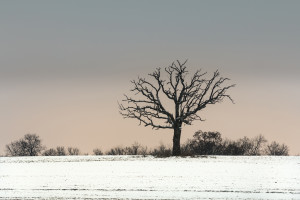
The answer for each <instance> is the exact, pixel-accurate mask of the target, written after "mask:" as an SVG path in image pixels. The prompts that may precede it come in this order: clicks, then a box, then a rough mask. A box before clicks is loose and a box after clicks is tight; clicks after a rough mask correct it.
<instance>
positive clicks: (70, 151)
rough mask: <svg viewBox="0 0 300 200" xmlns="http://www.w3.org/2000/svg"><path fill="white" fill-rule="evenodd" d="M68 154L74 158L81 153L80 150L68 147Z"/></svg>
mask: <svg viewBox="0 0 300 200" xmlns="http://www.w3.org/2000/svg"><path fill="white" fill-rule="evenodd" d="M68 154H69V155H70V156H74V155H79V154H80V151H79V149H78V148H74V147H68Z"/></svg>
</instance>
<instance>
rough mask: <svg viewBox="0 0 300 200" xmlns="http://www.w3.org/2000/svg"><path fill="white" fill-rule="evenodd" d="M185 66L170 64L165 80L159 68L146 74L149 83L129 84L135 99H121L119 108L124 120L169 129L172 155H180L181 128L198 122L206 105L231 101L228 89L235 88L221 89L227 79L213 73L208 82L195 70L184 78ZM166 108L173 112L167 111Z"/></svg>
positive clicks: (127, 97)
mask: <svg viewBox="0 0 300 200" xmlns="http://www.w3.org/2000/svg"><path fill="white" fill-rule="evenodd" d="M186 62H187V61H185V62H184V63H180V62H179V61H177V62H173V63H172V64H171V65H170V66H169V67H166V68H165V69H164V72H165V74H166V78H165V79H164V78H163V77H162V72H161V69H160V68H157V69H156V70H155V71H154V72H153V73H151V74H149V76H150V77H151V78H152V81H148V80H146V79H145V78H138V79H137V80H136V81H135V80H134V81H132V84H133V89H132V90H131V91H132V92H134V93H135V97H130V96H127V95H125V99H124V100H122V102H123V103H121V104H119V108H120V113H121V114H122V115H123V117H124V118H134V119H137V120H138V121H139V122H140V124H143V125H144V126H150V127H152V128H154V129H173V133H174V134H173V155H174V156H177V155H180V153H181V151H180V138H181V130H182V125H183V124H187V125H191V124H192V122H193V121H194V120H200V121H202V119H201V117H200V115H199V111H200V110H203V109H204V108H206V107H207V106H208V105H210V104H216V103H220V102H222V101H223V100H224V99H225V98H228V99H229V100H231V101H232V102H233V100H232V98H231V97H230V96H229V95H228V94H227V91H228V89H230V88H232V87H234V86H235V85H226V86H223V85H224V83H225V82H226V81H228V80H229V79H228V78H223V77H220V73H219V72H218V71H215V72H214V74H213V76H212V77H211V78H209V79H206V78H205V75H206V74H207V73H206V72H204V73H202V72H201V70H198V71H197V72H196V73H194V74H193V75H192V76H191V77H190V78H187V74H188V71H187V67H186ZM169 105H172V106H171V107H172V108H173V109H170V108H169V107H170V106H169Z"/></svg>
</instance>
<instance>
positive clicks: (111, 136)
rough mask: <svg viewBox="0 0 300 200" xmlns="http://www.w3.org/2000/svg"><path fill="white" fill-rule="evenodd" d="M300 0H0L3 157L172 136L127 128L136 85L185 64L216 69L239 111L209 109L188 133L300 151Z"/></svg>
mask: <svg viewBox="0 0 300 200" xmlns="http://www.w3.org/2000/svg"><path fill="white" fill-rule="evenodd" d="M299 9H300V1H296V0H295V1H276V0H270V1H256V0H254V1H239V0H237V1H175V0H170V1H0V136H1V138H0V154H1V153H2V154H3V153H4V148H5V144H8V143H9V142H11V141H13V140H16V139H19V138H21V137H22V136H23V135H24V134H26V133H37V134H38V135H40V136H41V138H42V140H43V143H44V144H45V145H46V146H47V147H49V148H50V147H55V146H58V145H64V146H76V147H79V148H80V149H81V151H82V152H83V153H85V152H89V153H91V152H92V149H94V148H96V147H100V148H102V149H103V150H107V149H108V148H109V147H113V146H116V145H129V144H132V143H133V142H134V141H138V142H140V143H142V144H144V145H148V146H151V147H153V146H156V145H159V144H160V143H161V142H163V143H166V144H171V138H172V131H171V130H159V131H154V130H152V129H151V128H145V127H143V126H138V122H137V121H135V120H134V119H131V120H128V119H127V120H125V119H123V118H122V116H120V115H119V113H118V105H117V101H118V100H121V99H122V95H123V93H127V92H128V90H129V89H130V86H131V85H130V80H132V79H135V78H136V77H137V76H141V77H144V76H146V75H147V74H148V73H150V72H152V71H153V70H154V69H155V68H156V67H165V66H168V65H169V64H171V63H172V62H173V61H174V60H177V59H179V60H182V61H183V60H185V59H188V60H189V61H188V63H187V65H188V66H189V71H190V72H191V73H192V72H194V71H196V70H197V69H200V68H202V69H203V70H204V71H208V72H209V73H210V74H211V73H212V72H213V71H214V70H216V69H219V70H220V72H221V74H222V75H223V76H225V77H229V78H231V80H232V83H236V84H237V86H236V87H235V88H233V89H232V90H231V91H230V94H231V96H232V97H233V99H234V100H235V102H236V103H235V104H231V103H230V102H228V101H227V102H224V103H222V104H218V105H214V106H211V107H207V108H206V110H205V111H203V112H202V114H201V116H202V117H203V118H205V119H206V121H205V122H194V125H193V126H185V127H184V128H183V138H182V141H185V140H186V139H187V138H191V137H192V135H193V133H194V132H195V131H197V130H203V131H219V132H221V134H222V135H223V137H225V138H230V139H237V138H241V137H243V136H248V137H254V136H256V135H258V134H263V135H265V137H266V138H267V139H268V140H269V141H270V142H271V141H273V140H275V141H278V142H281V143H285V144H287V145H288V146H289V147H290V150H291V151H290V153H291V154H299V153H300V145H299V141H300V129H299V122H300V105H299V102H300V90H299V86H300V79H299V76H300V37H299V36H300V12H299Z"/></svg>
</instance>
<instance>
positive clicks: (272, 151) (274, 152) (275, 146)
mask: <svg viewBox="0 0 300 200" xmlns="http://www.w3.org/2000/svg"><path fill="white" fill-rule="evenodd" d="M266 154H267V155H270V156H288V155H289V149H288V147H287V146H286V145H285V144H282V145H280V144H279V143H277V142H272V143H271V144H269V145H267V147H266Z"/></svg>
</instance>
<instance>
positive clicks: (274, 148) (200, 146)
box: [6, 131, 289, 157]
mask: <svg viewBox="0 0 300 200" xmlns="http://www.w3.org/2000/svg"><path fill="white" fill-rule="evenodd" d="M93 153H94V155H143V156H146V155H152V156H156V157H169V156H171V155H172V149H171V148H169V147H167V146H165V145H164V144H161V145H160V146H158V147H156V148H154V149H148V148H147V147H146V146H142V145H140V144H139V143H137V142H135V143H134V144H132V145H131V146H126V147H120V146H118V147H114V148H111V149H110V150H108V151H106V152H105V153H104V152H102V150H101V149H99V148H97V149H94V150H93ZM288 153H289V149H288V147H287V146H286V145H285V144H279V143H277V142H275V141H273V142H271V143H267V140H266V139H265V137H264V136H263V135H258V136H256V137H254V138H248V137H243V138H241V139H238V140H229V139H223V138H222V136H221V134H220V133H219V132H203V131H197V132H196V133H195V134H194V135H193V138H192V139H189V140H187V141H186V142H185V143H184V144H182V145H181V155H182V156H198V155H246V156H259V155H280V156H286V155H288ZM6 155H7V156H37V155H43V156H66V155H80V151H79V149H78V148H74V147H68V148H65V147H63V146H58V147H56V148H50V149H46V148H45V147H44V146H43V145H42V143H41V139H40V138H39V136H38V135H36V134H26V135H25V136H24V138H22V139H20V140H17V141H14V142H11V143H10V144H8V145H6ZM85 155H86V154H85Z"/></svg>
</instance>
